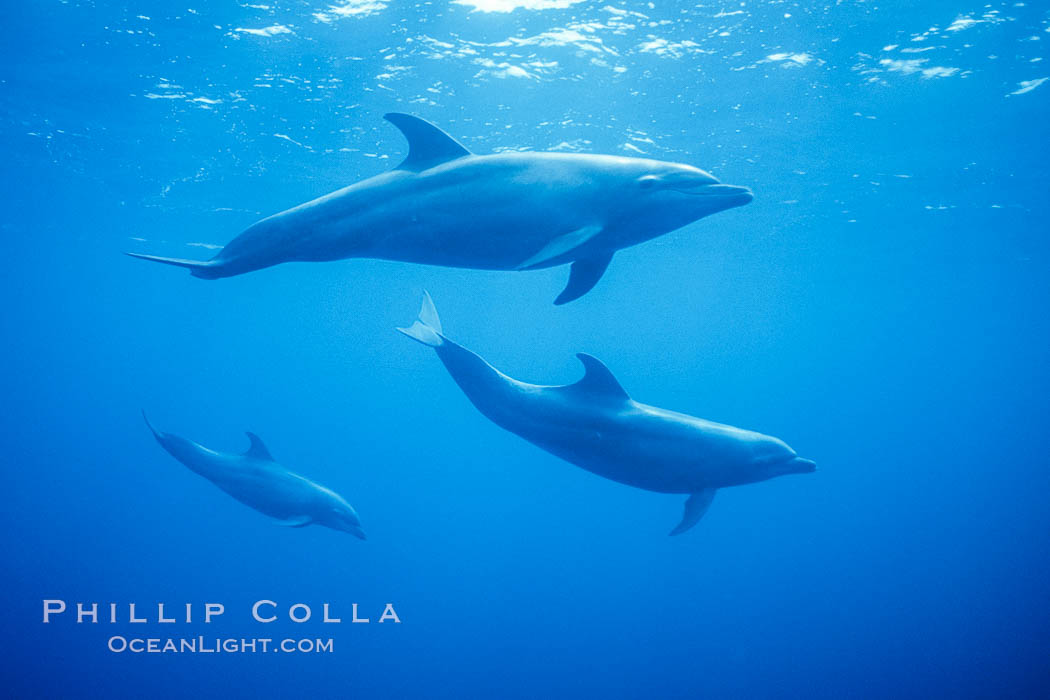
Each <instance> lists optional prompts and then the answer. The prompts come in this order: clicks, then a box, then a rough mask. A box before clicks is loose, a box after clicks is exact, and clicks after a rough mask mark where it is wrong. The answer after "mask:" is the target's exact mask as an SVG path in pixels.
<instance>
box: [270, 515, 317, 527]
mask: <svg viewBox="0 0 1050 700" xmlns="http://www.w3.org/2000/svg"><path fill="white" fill-rule="evenodd" d="M313 521H314V519H313V518H311V517H310V516H309V515H297V516H296V517H294V518H288V519H286V520H278V521H277V524H278V525H284V526H285V527H306V526H307V525H309V524H310V523H312V522H313Z"/></svg>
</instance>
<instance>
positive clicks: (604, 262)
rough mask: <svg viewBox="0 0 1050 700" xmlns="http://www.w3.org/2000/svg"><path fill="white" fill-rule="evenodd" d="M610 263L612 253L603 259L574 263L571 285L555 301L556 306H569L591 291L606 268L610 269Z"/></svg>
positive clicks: (585, 259) (583, 260)
mask: <svg viewBox="0 0 1050 700" xmlns="http://www.w3.org/2000/svg"><path fill="white" fill-rule="evenodd" d="M610 261H612V253H609V254H608V255H604V256H602V257H595V258H583V259H580V260H577V261H576V262H574V263H573V264H572V267H571V268H570V269H569V283H568V284H567V285H565V289H564V290H562V293H561V294H559V295H558V298H557V299H555V300H554V304H555V306H561V305H562V304H568V303H569V302H570V301H575V300H576V299H579V298H580V297H582V296H583V295H584V294H586V293H587V292H589V291H591V289H593V288H594V285H596V284H598V280H600V279H601V278H602V275H603V274H604V273H605V270H606V268H608V267H609V262H610Z"/></svg>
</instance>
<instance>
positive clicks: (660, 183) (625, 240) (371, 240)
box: [128, 113, 752, 304]
mask: <svg viewBox="0 0 1050 700" xmlns="http://www.w3.org/2000/svg"><path fill="white" fill-rule="evenodd" d="M385 119H387V121H389V122H391V123H392V124H393V125H394V126H396V127H397V128H398V129H400V130H401V133H402V134H404V136H405V138H406V139H407V140H408V157H407V158H405V160H404V161H403V162H402V163H401V164H400V165H398V166H397V167H396V168H394V169H393V170H391V171H388V172H385V173H383V174H381V175H376V176H375V177H372V178H369V179H367V180H363V181H361V182H358V183H356V184H353V185H350V186H349V187H345V188H343V189H341V190H337V191H335V192H332V193H331V194H327V195H325V196H324V197H321V198H319V199H315V200H313V201H311V202H307V203H305V204H300V205H299V206H297V207H293V208H292V209H288V210H287V211H283V212H281V213H279V214H274V215H273V216H270V217H267V218H265V219H263V220H261V221H258V222H256V223H255V224H252V225H251V226H249V227H248V228H247V229H246V230H245V231H244V232H243V233H241V234H240V235H239V236H237V237H236V238H234V239H233V240H232V241H230V243H229V244H228V245H227V246H226V247H225V248H223V249H222V250H221V251H219V253H218V254H217V255H216V256H215V257H214V258H212V259H211V260H208V261H196V260H182V259H178V258H162V257H159V256H156V255H143V254H141V253H128V255H130V256H132V257H135V258H142V259H144V260H153V261H155V262H160V263H165V264H168V265H177V266H179V267H185V268H189V270H190V271H191V273H192V274H193V276H194V277H201V278H203V279H216V278H219V277H231V276H233V275H241V274H244V273H245V272H251V271H253V270H259V269H262V268H264V267H270V266H272V265H278V264H280V263H284V262H293V261H300V262H307V261H312V262H317V261H328V260H341V259H344V258H379V259H382V260H396V261H402V262H413V263H424V264H428V265H442V266H445V267H464V268H472V269H480V270H537V269H541V268H546V267H553V266H555V265H564V264H571V265H572V268H571V270H570V272H569V282H568V285H567V286H566V287H565V290H564V291H563V292H562V293H561V294H560V295H559V296H558V298H557V299H556V300H555V302H554V303H555V304H564V303H566V302H570V301H572V300H573V299H577V298H579V297H581V296H583V295H584V294H586V293H587V292H588V291H590V289H591V288H592V287H593V286H594V285H595V284H596V283H597V282H598V280H599V278H601V276H602V274H603V273H604V272H605V269H606V268H607V267H608V265H609V261H610V260H612V256H613V253H615V252H616V251H617V250H620V249H621V248H627V247H629V246H633V245H635V244H637V243H642V242H644V241H647V240H649V239H651V238H656V237H657V236H662V235H663V234H665V233H669V232H671V231H674V230H675V229H678V228H681V227H683V226H685V225H686V224H689V223H692V222H693V221H696V220H697V219H702V218H703V217H705V216H709V215H711V214H714V213H716V212H720V211H723V210H725V209H730V208H732V207H739V206H741V205H743V204H747V203H748V202H750V201H751V199H752V195H751V191H750V190H748V189H747V188H745V187H734V186H732V185H723V184H721V183H719V181H718V180H716V179H715V178H714V177H712V176H711V175H710V174H708V173H706V172H704V171H703V170H700V169H698V168H694V167H693V166H691V165H681V164H678V163H667V162H663V161H658V160H649V159H643V158H624V157H620V156H603V155H588V154H583V153H521V152H508V153H496V154H493V155H480V156H479V155H474V154H472V153H470V152H469V151H467V149H466V148H464V147H463V146H461V145H460V144H459V143H457V142H456V141H455V139H453V138H452V137H451V136H449V135H448V134H446V133H445V132H443V131H441V129H439V128H437V127H436V126H434V125H433V124H431V123H429V122H426V121H423V120H422V119H419V118H417V117H413V116H410V115H408V114H397V113H391V114H387V115H386V116H385Z"/></svg>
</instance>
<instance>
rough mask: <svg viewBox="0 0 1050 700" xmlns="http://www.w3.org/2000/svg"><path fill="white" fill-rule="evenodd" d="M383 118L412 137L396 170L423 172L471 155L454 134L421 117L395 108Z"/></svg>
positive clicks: (408, 138) (408, 136) (406, 137)
mask: <svg viewBox="0 0 1050 700" xmlns="http://www.w3.org/2000/svg"><path fill="white" fill-rule="evenodd" d="M383 119H386V120H387V121H388V122H390V123H391V124H393V125H394V126H396V127H397V128H398V129H400V130H401V133H402V135H404V137H405V139H406V140H407V141H408V156H407V157H406V158H405V159H404V160H403V161H401V164H400V165H399V166H397V168H395V170H411V171H413V172H420V171H422V170H426V169H428V168H433V167H434V166H435V165H441V164H442V163H447V162H448V161H450V160H455V159H456V158H462V157H463V156H469V155H470V151H468V150H467V149H465V148H463V146H461V145H460V144H459V143H458V142H457V141H456V140H455V139H454V138H452V137H451V136H449V135H448V134H446V133H445V132H444V131H442V130H441V129H439V128H437V127H436V126H434V125H433V124H431V123H430V122H428V121H426V120H423V119H420V118H419V117H413V116H412V115H411V114H401V113H399V112H391V113H389V114H384V115H383Z"/></svg>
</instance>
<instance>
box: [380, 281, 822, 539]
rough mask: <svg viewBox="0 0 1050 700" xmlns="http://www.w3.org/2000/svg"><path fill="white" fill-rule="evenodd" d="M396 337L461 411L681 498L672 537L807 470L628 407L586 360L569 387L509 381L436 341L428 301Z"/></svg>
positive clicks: (787, 457)
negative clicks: (728, 498)
mask: <svg viewBox="0 0 1050 700" xmlns="http://www.w3.org/2000/svg"><path fill="white" fill-rule="evenodd" d="M398 330H399V331H401V332H402V333H404V334H405V335H407V336H408V337H410V338H412V339H414V340H418V341H419V342H421V343H423V344H424V345H429V346H430V347H432V348H434V350H436V351H437V355H438V358H439V359H440V360H441V361H442V363H444V365H445V368H446V369H448V372H449V374H451V375H452V378H453V379H454V380H455V381H456V383H457V384H458V385H459V387H460V388H461V389H462V390H463V393H465V394H466V395H467V398H468V399H470V402H471V403H473V404H474V406H475V407H476V408H477V409H478V410H479V411H481V413H482V414H483V415H484V416H485V417H486V418H488V419H489V420H491V421H492V422H493V423H495V424H496V425H498V426H500V427H501V428H504V429H506V430H509V431H510V432H512V433H514V434H516V435H518V436H520V437H522V438H524V439H526V440H528V441H529V442H531V443H532V444H534V445H536V446H537V447H540V448H542V449H544V450H546V451H547V452H550V453H551V454H553V455H556V456H558V457H561V458H562V459H564V460H566V461H568V462H571V463H572V464H575V465H576V466H578V467H582V468H584V469H586V470H587V471H590V472H593V473H595V474H597V475H599V476H604V477H605V478H607V479H612V480H613V481H619V482H620V483H622V484H627V485H629V486H635V487H637V488H641V489H647V490H649V491H658V492H660V493H682V494H689V498H688V499H687V500H686V502H685V514H684V516H683V517H682V521H681V522H680V523H679V524H678V526H677V527H675V528H674V530H672V531H671V534H672V535H678V534H680V533H683V532H685V531H686V530H688V529H689V528H691V527H692V526H693V525H695V524H696V523H697V521H698V520H700V518H701V517H702V516H703V515H704V513H705V512H706V511H707V508H708V506H710V505H711V499H713V498H714V495H715V491H716V490H717V489H719V488H722V487H724V486H738V485H740V484H749V483H753V482H756V481H764V480H766V479H771V478H773V477H775V476H781V475H783V474H804V473H808V472H812V471H815V470H816V465H815V464H814V463H813V462H811V461H810V460H808V459H803V458H801V457H799V456H798V455H797V454H795V451H794V450H792V449H791V448H790V447H788V446H787V445H786V444H784V442H782V441H781V440H778V439H777V438H774V437H770V436H768V435H762V434H760V433H755V432H752V431H750V430H741V429H740V428H734V427H731V426H728V425H721V424H719V423H712V422H710V421H706V420H703V419H700V418H694V417H693V416H687V415H684V414H681V413H675V412H673V411H668V410H666V409H663V408H656V407H655V406H647V405H645V404H642V403H638V402H637V401H634V400H632V399H631V398H630V397H629V396H628V395H627V392H626V391H624V390H623V387H621V386H620V384H619V382H617V381H616V378H615V377H613V375H612V373H611V372H610V371H609V370H608V368H606V366H605V365H603V364H602V363H601V362H599V361H598V360H597V359H595V358H593V357H591V356H590V355H585V354H582V353H581V354H579V355H577V357H578V358H579V359H580V362H582V363H583V368H584V371H585V373H584V376H583V379H580V380H579V381H578V382H576V383H575V384H568V385H566V386H539V385H536V384H526V383H525V382H520V381H518V380H516V379H512V378H511V377H508V376H507V375H505V374H503V373H502V372H500V371H499V370H497V369H495V368H494V367H492V365H490V364H489V363H488V362H486V361H485V360H483V359H482V358H481V357H479V356H478V355H476V354H474V353H473V352H471V351H470V350H467V349H466V348H464V347H462V346H460V345H457V344H456V343H454V342H452V341H451V340H449V339H448V338H447V337H446V336H445V335H444V333H443V332H442V330H441V320H440V319H439V318H438V314H437V310H436V309H435V308H434V303H433V301H432V300H431V299H430V295H429V294H424V297H423V308H422V309H421V310H420V312H419V318H418V319H417V320H416V322H415V323H414V324H412V326H411V327H410V328H398Z"/></svg>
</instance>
